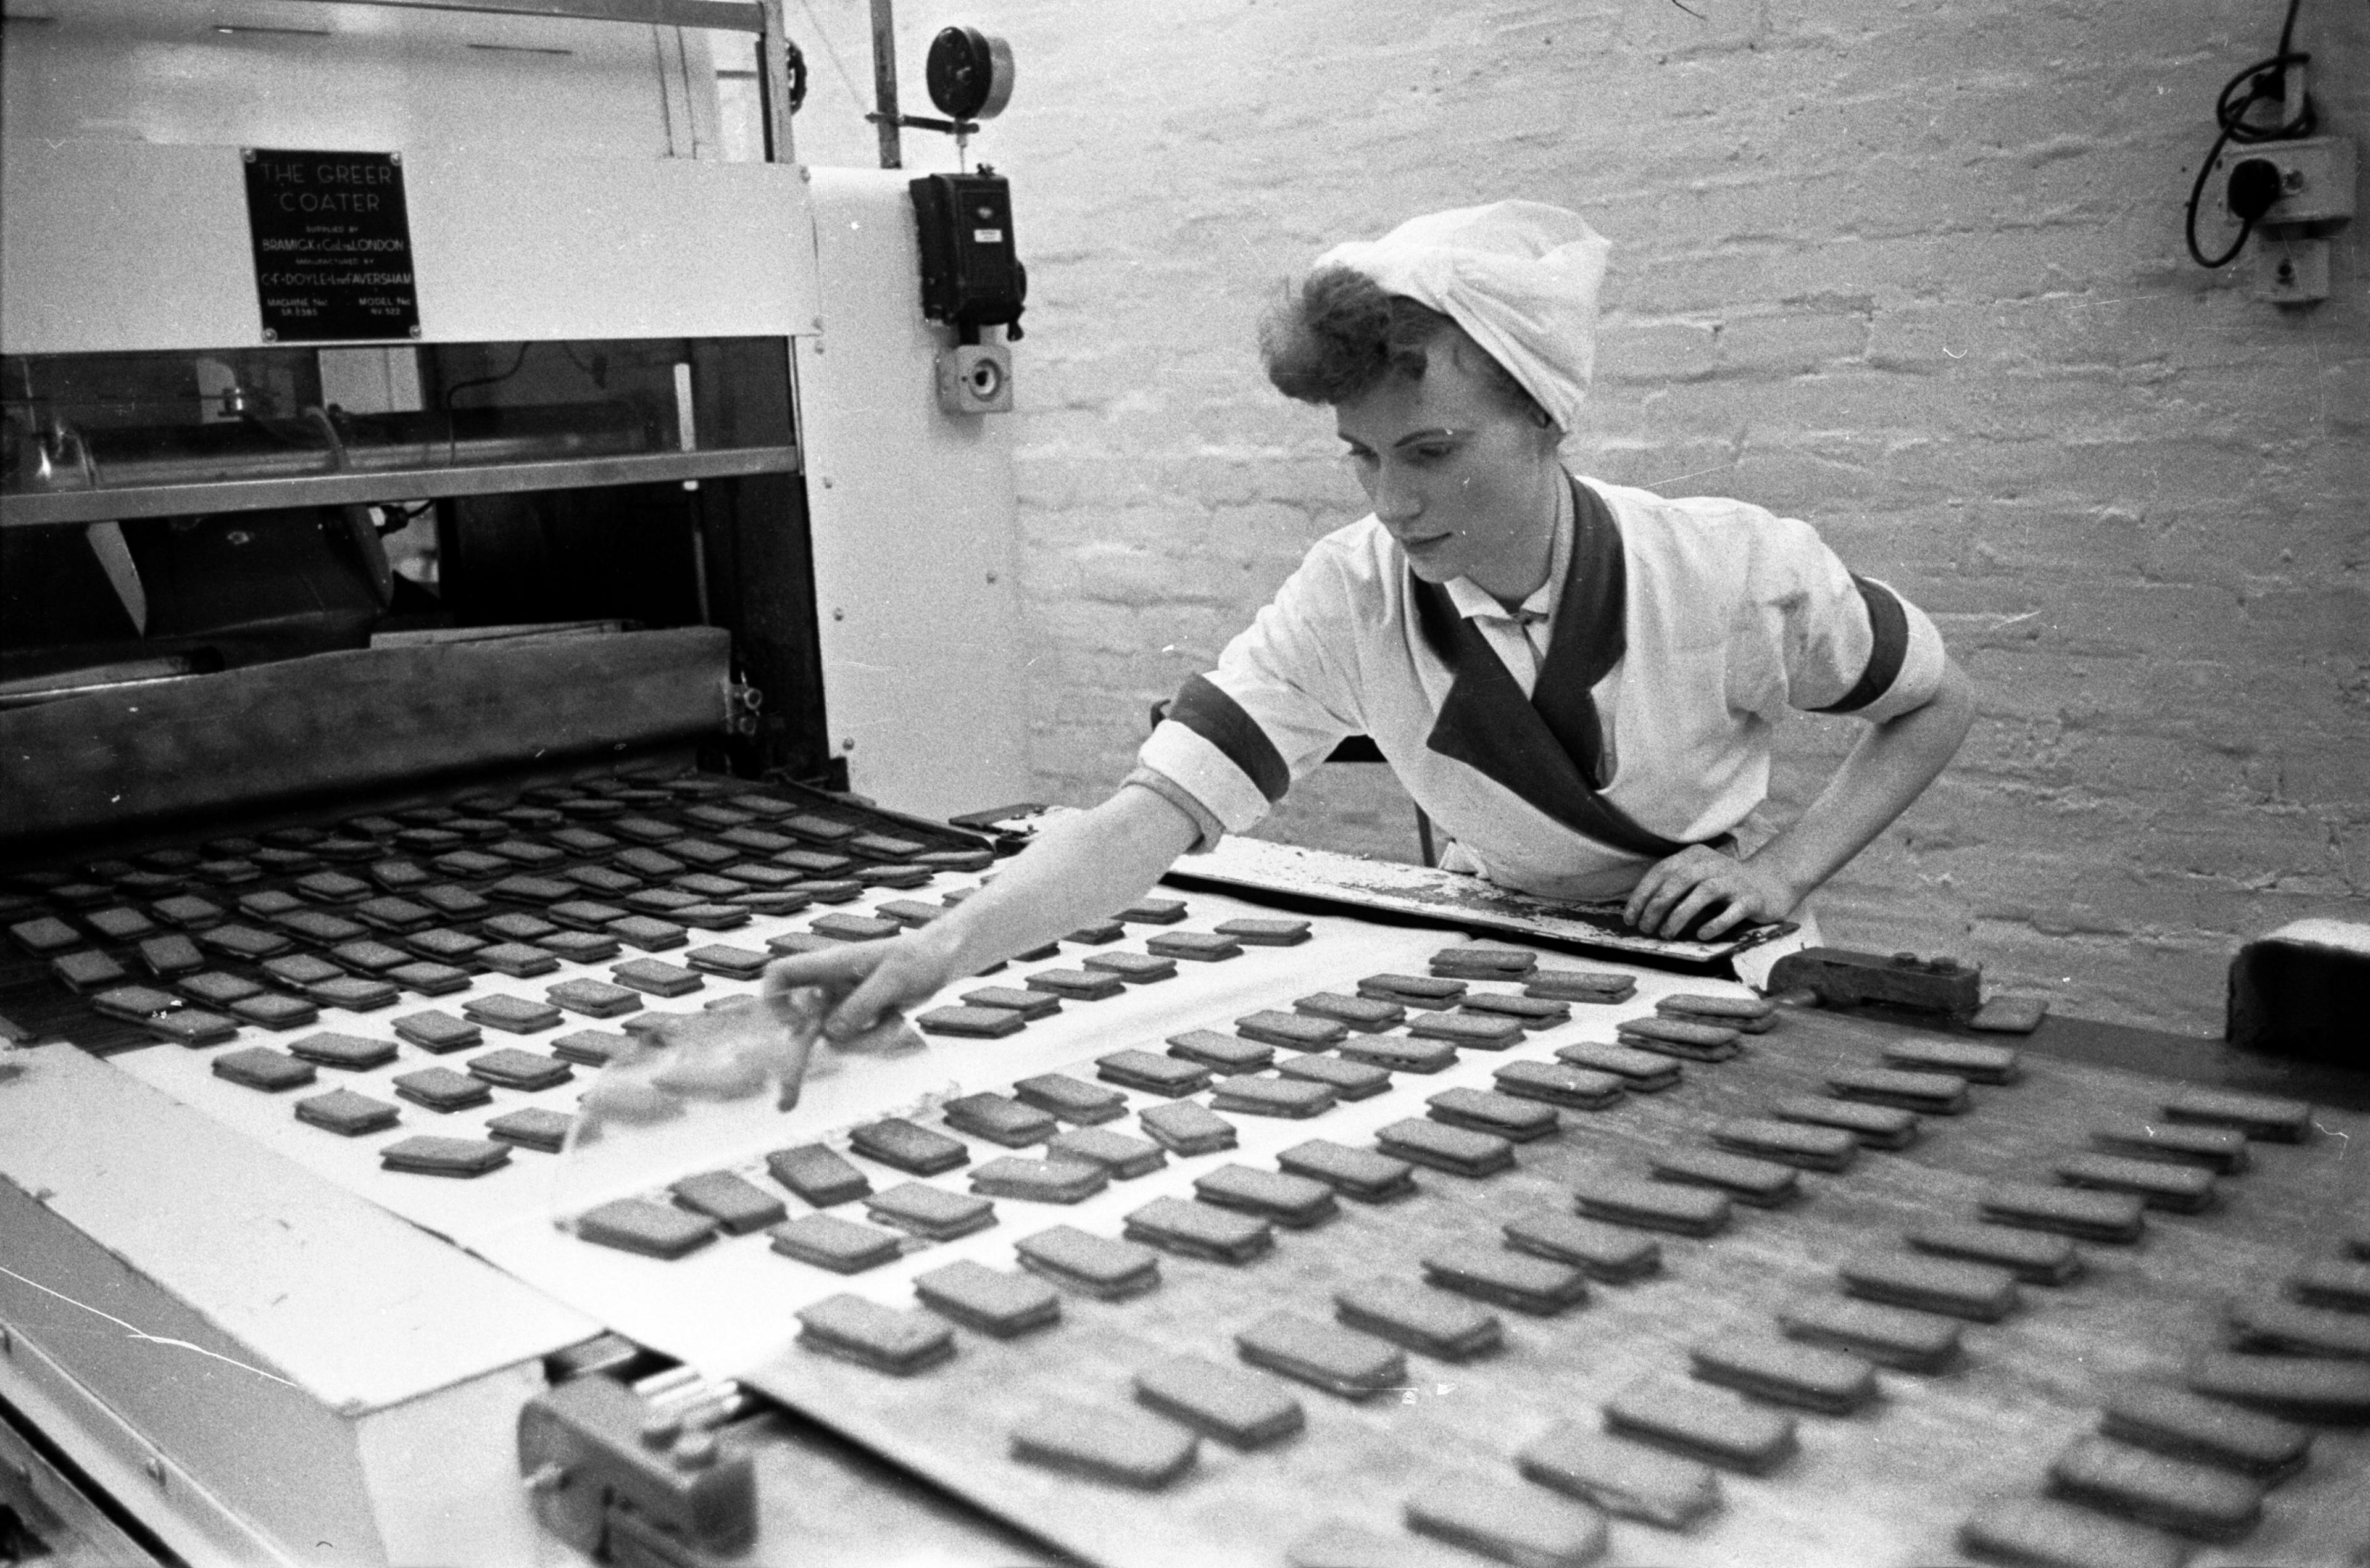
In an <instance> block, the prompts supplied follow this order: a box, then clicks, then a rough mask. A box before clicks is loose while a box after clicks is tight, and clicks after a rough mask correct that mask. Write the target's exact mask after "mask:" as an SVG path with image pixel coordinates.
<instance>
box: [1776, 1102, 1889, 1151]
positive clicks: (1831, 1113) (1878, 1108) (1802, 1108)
mask: <svg viewBox="0 0 2370 1568" xmlns="http://www.w3.org/2000/svg"><path fill="white" fill-rule="evenodd" d="M1769 1114H1770V1115H1771V1116H1775V1117H1777V1119H1778V1120H1780V1121H1789V1122H1801V1123H1802V1124H1803V1125H1805V1126H1808V1127H1836V1128H1839V1129H1841V1130H1842V1131H1845V1132H1847V1133H1849V1134H1851V1135H1852V1137H1854V1138H1856V1139H1858V1140H1859V1141H1860V1142H1861V1143H1862V1144H1863V1145H1865V1146H1866V1147H1868V1148H1870V1149H1904V1148H1906V1147H1907V1146H1908V1145H1909V1142H1910V1140H1911V1139H1915V1138H1916V1136H1917V1116H1916V1112H1914V1111H1904V1110H1903V1109H1901V1108H1900V1107H1899V1106H1896V1105H1864V1104H1858V1102H1856V1101H1851V1100H1830V1099H1827V1098H1825V1097H1824V1096H1823V1095H1818V1094H1797V1095H1790V1096H1789V1097H1788V1098H1786V1099H1783V1100H1779V1101H1777V1102H1775V1103H1774V1104H1771V1105H1770V1106H1769Z"/></svg>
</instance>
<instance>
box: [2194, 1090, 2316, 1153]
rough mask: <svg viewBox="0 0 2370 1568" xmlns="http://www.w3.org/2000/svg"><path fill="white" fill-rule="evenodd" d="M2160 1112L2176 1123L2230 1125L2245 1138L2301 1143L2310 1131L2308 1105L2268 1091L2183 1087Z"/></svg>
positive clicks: (2310, 1123)
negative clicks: (2252, 1091)
mask: <svg viewBox="0 0 2370 1568" xmlns="http://www.w3.org/2000/svg"><path fill="white" fill-rule="evenodd" d="M2164 1114H2165V1115H2166V1116H2170V1117H2171V1118H2172V1119H2173V1120H2174V1121H2177V1122H2195V1123H2202V1124H2203V1125H2205V1126H2207V1127H2237V1128H2238V1130H2239V1131H2241V1132H2243V1133H2245V1134H2246V1135H2247V1136H2248V1137H2249V1138H2260V1139H2271V1140H2272V1141H2275V1142H2280V1143H2302V1142H2303V1141H2304V1140H2305V1139H2306V1138H2307V1136H2309V1135H2310V1133H2311V1131H2312V1107H2311V1105H2309V1104H2306V1103H2305V1102H2304V1101H2302V1100H2286V1099H2281V1098H2278V1097H2276V1096H2273V1095H2269V1094H2239V1093H2231V1092H2229V1091H2226V1090H2218V1089H2184V1090H2182V1091H2181V1092H2180V1093H2178V1094H2176V1095H2174V1096H2173V1097H2172V1098H2171V1099H2170V1100H2168V1101H2166V1102H2165V1104H2164Z"/></svg>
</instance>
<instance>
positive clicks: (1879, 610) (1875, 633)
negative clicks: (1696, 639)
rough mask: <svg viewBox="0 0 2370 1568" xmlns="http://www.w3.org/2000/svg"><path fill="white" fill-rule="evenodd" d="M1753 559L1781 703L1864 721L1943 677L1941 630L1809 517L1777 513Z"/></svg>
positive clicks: (1897, 711)
mask: <svg viewBox="0 0 2370 1568" xmlns="http://www.w3.org/2000/svg"><path fill="white" fill-rule="evenodd" d="M1765 545H1766V547H1765V548H1764V549H1762V550H1761V551H1760V552H1758V553H1757V556H1756V559H1755V561H1754V579H1755V580H1754V600H1755V601H1756V602H1757V603H1758V604H1759V605H1760V606H1761V608H1762V611H1763V615H1762V624H1763V625H1764V627H1765V628H1766V632H1767V634H1768V635H1770V636H1771V637H1772V638H1773V639H1774V640H1775V641H1776V643H1777V654H1778V658H1779V661H1780V663H1781V664H1782V666H1783V669H1784V671H1785V681H1786V701H1787V703H1788V704H1789V705H1790V706H1793V707H1796V708H1800V709H1802V710H1805V711H1807V712H1810V713H1823V714H1848V715H1852V716H1853V717H1855V718H1859V719H1864V720H1866V721H1867V722H1869V723H1870V724H1883V723H1885V722H1886V721H1888V720H1891V719H1895V718H1898V717H1900V716H1901V715H1903V714H1906V713H1911V712H1914V711H1916V709H1918V708H1921V707H1923V706H1925V705H1926V704H1927V703H1928V702H1930V701H1932V700H1933V697H1934V693H1935V692H1937V691H1939V689H1940V687H1941V682H1942V672H1943V669H1944V665H1945V655H1944V651H1943V647H1942V636H1941V634H1940V633H1939V632H1938V631H1936V630H1935V629H1934V623H1933V622H1932V621H1931V620H1929V619H1928V618H1927V615H1926V612H1924V611H1922V610H1920V609H1918V608H1917V606H1916V605H1915V604H1912V603H1911V602H1910V601H1908V600H1907V599H1905V598H1904V597H1903V596H1902V595H1901V593H1900V592H1899V590H1897V589H1894V588H1893V586H1892V585H1891V584H1889V583H1885V582H1881V581H1879V580H1878V579H1877V578H1867V577H1861V576H1858V574H1856V573H1854V572H1851V571H1849V570H1848V569H1847V568H1846V567H1845V566H1844V564H1843V562H1842V561H1841V560H1839V559H1837V558H1836V556H1835V552H1834V551H1832V550H1830V549H1828V548H1827V546H1826V544H1825V543H1824V541H1823V540H1821V539H1820V538H1819V536H1818V534H1817V533H1816V532H1814V531H1812V528H1811V527H1810V525H1809V524H1807V523H1802V522H1797V521H1791V520H1781V521H1778V522H1777V527H1776V528H1775V529H1774V530H1772V531H1770V532H1769V533H1768V534H1767V535H1766V539H1765Z"/></svg>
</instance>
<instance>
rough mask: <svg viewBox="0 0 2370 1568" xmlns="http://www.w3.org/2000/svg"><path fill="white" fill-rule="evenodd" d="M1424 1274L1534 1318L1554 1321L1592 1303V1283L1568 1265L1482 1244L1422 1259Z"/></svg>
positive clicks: (1441, 1284) (1442, 1284)
mask: <svg viewBox="0 0 2370 1568" xmlns="http://www.w3.org/2000/svg"><path fill="white" fill-rule="evenodd" d="M1422 1266H1423V1276H1424V1278H1425V1279H1426V1280H1427V1281H1429V1282H1430V1283H1432V1284H1433V1285H1436V1286H1438V1287H1440V1288H1442V1289H1444V1290H1453V1291H1455V1292H1456V1293H1457V1294H1458V1295H1460V1296H1470V1297H1472V1298H1474V1299H1477V1300H1481V1301H1488V1302H1490V1303H1491V1304H1492V1305H1494V1306H1500V1307H1510V1308H1512V1309H1513V1310H1515V1311H1518V1312H1528V1313H1530V1314H1531V1315H1532V1316H1533V1317H1542V1318H1543V1317H1552V1316H1553V1315H1555V1314H1556V1313H1558V1312H1560V1311H1562V1310H1564V1309H1566V1308H1567V1307H1575V1306H1578V1305H1579V1304H1580V1303H1581V1302H1582V1301H1585V1300H1587V1299H1588V1281H1587V1279H1586V1278H1585V1277H1583V1276H1582V1274H1581V1271H1580V1270H1579V1269H1577V1268H1574V1267H1572V1266H1571V1265H1569V1264H1563V1263H1558V1262H1556V1261H1554V1260H1553V1259H1550V1258H1543V1257H1540V1256H1538V1255H1536V1253H1522V1252H1510V1251H1508V1250H1507V1249H1505V1248H1503V1247H1492V1246H1487V1245H1483V1244H1480V1243H1478V1242H1477V1243H1470V1244H1467V1245H1463V1246H1451V1247H1444V1248H1440V1249H1438V1250H1436V1251H1433V1252H1429V1253H1425V1254H1424V1255H1423V1258H1422Z"/></svg>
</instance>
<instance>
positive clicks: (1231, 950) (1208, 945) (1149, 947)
mask: <svg viewBox="0 0 2370 1568" xmlns="http://www.w3.org/2000/svg"><path fill="white" fill-rule="evenodd" d="M1144 947H1145V952H1147V953H1156V954H1158V955H1159V956H1162V957H1164V958H1190V959H1191V960H1192V961H1193V962H1195V963H1197V964H1214V963H1216V962H1218V961H1219V960H1221V959H1224V958H1239V957H1241V956H1243V944H1241V943H1239V942H1237V941H1236V940H1235V939H1234V938H1233V937H1231V936H1220V935H1219V934H1218V933H1215V932H1212V931H1164V932H1162V933H1159V934H1158V935H1157V936H1150V937H1146V938H1145V943H1144Z"/></svg>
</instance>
